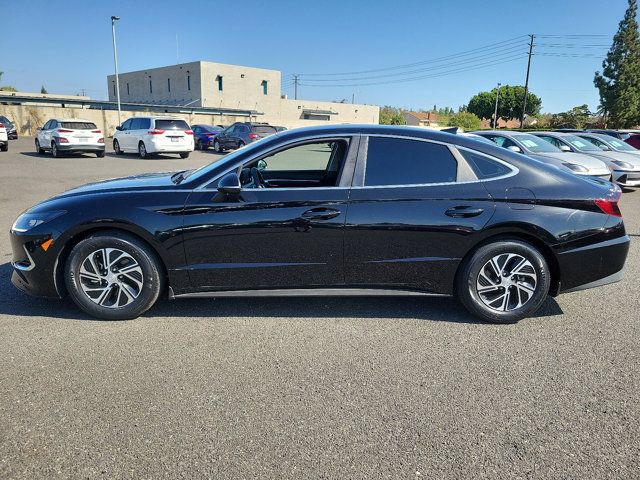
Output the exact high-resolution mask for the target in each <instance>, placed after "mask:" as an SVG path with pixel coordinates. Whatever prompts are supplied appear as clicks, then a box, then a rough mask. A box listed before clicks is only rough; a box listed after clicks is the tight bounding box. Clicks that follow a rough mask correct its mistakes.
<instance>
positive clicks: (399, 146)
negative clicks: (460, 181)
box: [364, 137, 458, 187]
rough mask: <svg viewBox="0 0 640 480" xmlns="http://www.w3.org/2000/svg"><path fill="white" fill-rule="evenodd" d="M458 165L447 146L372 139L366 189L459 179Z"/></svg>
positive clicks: (397, 139)
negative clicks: (369, 187)
mask: <svg viewBox="0 0 640 480" xmlns="http://www.w3.org/2000/svg"><path fill="white" fill-rule="evenodd" d="M457 172H458V162H457V161H456V159H455V157H454V156H453V154H452V153H451V151H450V150H449V148H448V147H447V146H446V145H442V144H439V143H432V142H425V141H420V140H411V139H404V138H389V137H370V138H369V145H368V150H367V161H366V170H365V176H364V186H365V187H368V186H383V185H423V184H431V183H448V182H455V181H456V180H457Z"/></svg>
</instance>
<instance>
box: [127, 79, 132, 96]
mask: <svg viewBox="0 0 640 480" xmlns="http://www.w3.org/2000/svg"><path fill="white" fill-rule="evenodd" d="M127 95H131V94H130V93H129V82H127Z"/></svg>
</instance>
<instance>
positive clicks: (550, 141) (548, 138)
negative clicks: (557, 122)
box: [540, 135, 560, 148]
mask: <svg viewBox="0 0 640 480" xmlns="http://www.w3.org/2000/svg"><path fill="white" fill-rule="evenodd" d="M540 138H541V139H543V140H545V141H547V142H549V143H550V144H551V145H554V146H556V147H558V148H560V142H559V141H558V139H557V138H553V137H547V136H545V135H542V136H540Z"/></svg>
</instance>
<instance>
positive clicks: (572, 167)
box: [562, 163, 589, 173]
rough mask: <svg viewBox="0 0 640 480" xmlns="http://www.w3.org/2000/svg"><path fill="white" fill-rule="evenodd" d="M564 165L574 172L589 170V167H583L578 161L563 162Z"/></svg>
mask: <svg viewBox="0 0 640 480" xmlns="http://www.w3.org/2000/svg"><path fill="white" fill-rule="evenodd" d="M562 165H564V166H565V167H567V168H568V169H569V170H572V171H574V172H581V173H584V172H588V171H589V169H588V168H586V167H583V166H582V165H578V164H576V163H563V164H562Z"/></svg>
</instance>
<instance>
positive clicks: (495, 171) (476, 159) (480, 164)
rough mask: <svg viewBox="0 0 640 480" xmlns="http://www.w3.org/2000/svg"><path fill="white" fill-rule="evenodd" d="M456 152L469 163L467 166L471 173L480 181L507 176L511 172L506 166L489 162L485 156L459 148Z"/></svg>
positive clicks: (493, 161) (492, 161)
mask: <svg viewBox="0 0 640 480" xmlns="http://www.w3.org/2000/svg"><path fill="white" fill-rule="evenodd" d="M458 151H459V152H460V154H461V155H462V156H463V157H464V159H465V160H466V161H467V162H469V165H471V168H473V171H474V172H475V173H476V175H477V177H478V178H479V179H481V180H486V179H489V178H495V177H501V176H502V175H507V174H508V173H511V171H512V170H511V169H510V168H509V167H507V166H506V165H504V164H502V163H500V162H497V161H495V160H491V159H490V158H489V157H487V156H486V155H481V154H479V153H475V152H472V151H470V150H464V149H461V148H459V149H458Z"/></svg>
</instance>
